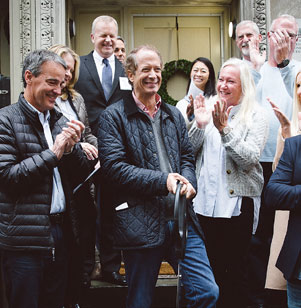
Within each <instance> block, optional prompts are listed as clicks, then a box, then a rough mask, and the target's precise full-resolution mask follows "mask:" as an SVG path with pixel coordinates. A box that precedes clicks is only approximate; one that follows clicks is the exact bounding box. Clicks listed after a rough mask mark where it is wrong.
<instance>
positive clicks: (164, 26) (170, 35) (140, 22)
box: [134, 17, 178, 63]
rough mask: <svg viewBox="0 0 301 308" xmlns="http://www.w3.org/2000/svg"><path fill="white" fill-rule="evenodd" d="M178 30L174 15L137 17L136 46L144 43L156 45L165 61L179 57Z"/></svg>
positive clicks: (135, 25)
mask: <svg viewBox="0 0 301 308" xmlns="http://www.w3.org/2000/svg"><path fill="white" fill-rule="evenodd" d="M176 35H177V32H176V19H175V18H174V17H135V18H134V47H138V46H139V45H142V44H149V45H153V46H155V47H156V48H157V49H158V50H159V51H160V53H161V55H162V58H163V62H164V63H165V62H169V61H171V60H170V59H177V57H178V53H177V48H176V46H177V36H176Z"/></svg>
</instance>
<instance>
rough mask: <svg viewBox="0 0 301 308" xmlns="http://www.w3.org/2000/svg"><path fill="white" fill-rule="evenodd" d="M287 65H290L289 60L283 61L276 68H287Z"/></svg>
mask: <svg viewBox="0 0 301 308" xmlns="http://www.w3.org/2000/svg"><path fill="white" fill-rule="evenodd" d="M289 63H290V60H289V59H284V60H283V61H282V62H281V63H279V64H277V67H278V68H283V67H286V66H288V65H289Z"/></svg>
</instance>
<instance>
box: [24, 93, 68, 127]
mask: <svg viewBox="0 0 301 308" xmlns="http://www.w3.org/2000/svg"><path fill="white" fill-rule="evenodd" d="M18 103H19V104H20V108H21V110H22V111H23V112H24V114H25V115H26V116H27V117H28V118H29V120H30V121H31V122H32V123H34V124H36V125H40V126H41V127H42V124H41V122H40V119H39V114H38V113H37V112H36V111H34V110H33V109H32V108H30V106H29V105H28V103H27V101H26V100H25V98H24V93H21V94H20V96H19V100H18ZM49 112H50V127H53V125H54V123H55V122H57V121H58V119H59V118H60V117H61V116H62V113H60V112H58V111H56V110H55V109H54V108H53V109H52V110H50V111H49Z"/></svg>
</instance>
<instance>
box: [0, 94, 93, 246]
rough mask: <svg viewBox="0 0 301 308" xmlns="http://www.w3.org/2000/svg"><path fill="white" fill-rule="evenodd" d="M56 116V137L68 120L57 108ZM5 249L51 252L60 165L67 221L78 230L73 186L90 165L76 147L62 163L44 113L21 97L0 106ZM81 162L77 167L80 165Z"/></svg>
mask: <svg viewBox="0 0 301 308" xmlns="http://www.w3.org/2000/svg"><path fill="white" fill-rule="evenodd" d="M50 113H51V117H50V128H51V131H52V135H53V140H55V137H56V135H57V134H59V133H60V132H61V130H62V127H63V126H66V122H67V119H66V118H65V117H63V116H62V114H60V113H58V112H57V111H55V110H52V111H51V112H50ZM0 140H1V141H0V248H3V249H8V250H25V249H26V250H29V249H34V250H47V249H50V248H51V247H52V246H53V239H52V237H51V234H50V222H49V216H48V215H49V213H50V206H51V198H52V181H53V168H54V167H58V168H59V171H60V175H61V178H62V183H63V188H64V192H65V196H66V210H67V215H66V217H67V222H68V221H69V226H70V228H71V227H72V229H73V231H74V232H76V209H75V208H72V206H70V204H71V203H72V202H71V201H72V200H71V199H72V188H73V187H74V186H75V185H76V184H78V183H79V182H80V181H82V180H83V179H84V178H85V177H86V176H87V174H88V173H89V170H90V166H89V164H88V162H87V159H86V157H85V155H84V154H83V152H82V150H81V147H80V146H78V145H76V146H75V147H74V150H73V152H72V153H71V154H69V155H64V156H63V158H62V159H61V160H60V161H59V160H58V159H57V157H56V156H55V154H54V153H53V152H52V151H51V150H49V148H48V144H47V141H46V139H45V136H44V131H43V127H42V125H41V123H40V120H39V117H38V114H37V113H36V112H34V111H33V109H32V108H31V107H30V106H29V105H28V103H27V102H26V101H25V99H24V97H23V95H20V98H19V101H18V103H16V104H13V105H11V106H8V107H5V108H3V109H1V110H0ZM75 166H76V168H75Z"/></svg>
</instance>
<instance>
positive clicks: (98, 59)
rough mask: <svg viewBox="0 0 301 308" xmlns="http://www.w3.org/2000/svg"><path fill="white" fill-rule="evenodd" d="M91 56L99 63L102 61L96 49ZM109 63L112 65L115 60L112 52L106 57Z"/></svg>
mask: <svg viewBox="0 0 301 308" xmlns="http://www.w3.org/2000/svg"><path fill="white" fill-rule="evenodd" d="M93 57H94V59H95V60H97V61H99V62H100V63H103V62H102V60H103V59H104V58H103V57H102V56H101V55H100V54H99V53H98V52H97V51H96V50H94V51H93ZM107 59H108V61H109V63H110V65H113V64H114V62H115V55H114V53H112V55H111V56H110V57H109V58H107Z"/></svg>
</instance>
